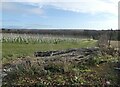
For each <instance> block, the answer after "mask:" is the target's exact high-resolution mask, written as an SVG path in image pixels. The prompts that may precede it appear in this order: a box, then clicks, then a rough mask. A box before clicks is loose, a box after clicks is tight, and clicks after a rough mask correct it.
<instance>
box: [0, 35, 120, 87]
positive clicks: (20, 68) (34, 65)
mask: <svg viewBox="0 0 120 87" xmlns="http://www.w3.org/2000/svg"><path fill="white" fill-rule="evenodd" d="M1 41H2V62H3V66H5V65H7V64H8V65H9V64H11V65H12V64H16V65H15V66H16V67H15V68H14V69H13V70H12V71H10V72H8V75H7V76H6V77H5V78H3V84H4V85H9V84H12V83H13V84H16V85H18V84H20V85H34V84H37V85H38V86H43V87H44V86H48V85H53V84H54V85H77V86H79V85H91V86H90V87H93V86H94V85H96V86H98V87H101V86H102V87H104V86H105V85H113V86H114V85H115V86H116V85H117V84H118V74H117V72H116V71H115V70H114V68H115V67H117V62H118V56H117V55H116V54H115V55H110V54H107V53H104V54H102V52H101V51H100V52H98V54H96V55H95V54H92V55H91V54H89V55H88V56H85V55H84V57H83V59H84V58H88V57H89V58H90V59H88V60H85V61H84V60H79V59H80V58H79V57H76V56H75V57H73V60H71V58H69V57H70V56H64V57H61V56H60V55H58V56H52V57H48V58H46V57H44V58H42V57H41V58H35V57H34V52H36V51H49V50H64V49H69V48H87V47H93V48H94V47H96V46H97V40H92V39H90V38H89V39H86V38H74V37H57V36H56V37H55V36H44V35H42V36H41V35H32V34H3V38H2V40H1ZM117 44H118V42H116V41H111V45H112V46H113V47H117V46H118V45H117ZM79 55H81V54H79ZM76 58H77V59H78V60H75V59H76ZM81 59H82V58H81ZM21 61H22V62H21ZM27 61H30V65H29V64H27ZM24 63H25V64H24ZM6 87H7V86H6Z"/></svg>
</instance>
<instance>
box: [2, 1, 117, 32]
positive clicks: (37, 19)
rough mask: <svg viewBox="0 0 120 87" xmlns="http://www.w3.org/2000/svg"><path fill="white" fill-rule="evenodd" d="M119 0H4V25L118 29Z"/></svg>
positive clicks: (44, 27)
mask: <svg viewBox="0 0 120 87" xmlns="http://www.w3.org/2000/svg"><path fill="white" fill-rule="evenodd" d="M118 1H119V0H21V1H19V0H2V2H1V3H0V4H1V5H0V6H1V7H0V8H1V10H0V27H1V28H2V27H3V28H26V29H102V30H105V29H111V28H112V29H118Z"/></svg>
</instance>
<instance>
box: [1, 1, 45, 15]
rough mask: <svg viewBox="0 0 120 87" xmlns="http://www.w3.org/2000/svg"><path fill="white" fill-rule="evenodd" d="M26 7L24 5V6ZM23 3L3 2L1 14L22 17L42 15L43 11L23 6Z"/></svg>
mask: <svg viewBox="0 0 120 87" xmlns="http://www.w3.org/2000/svg"><path fill="white" fill-rule="evenodd" d="M25 5H26V4H25ZM25 5H24V3H23V2H21V3H18V2H3V3H2V12H9V13H17V14H22V15H29V14H37V15H42V14H43V13H44V11H43V10H42V9H41V8H39V7H37V6H31V5H29V4H28V5H27V6H25Z"/></svg>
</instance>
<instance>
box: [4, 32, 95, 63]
mask: <svg viewBox="0 0 120 87" xmlns="http://www.w3.org/2000/svg"><path fill="white" fill-rule="evenodd" d="M2 43H3V44H2V48H3V51H2V52H3V62H4V61H6V60H7V59H8V60H11V59H12V58H17V57H22V56H33V54H34V52H35V51H45V50H61V49H68V48H80V47H93V46H95V44H96V40H86V39H80V38H69V37H54V36H47V35H46V36H42V35H34V34H12V33H11V34H3V39H2Z"/></svg>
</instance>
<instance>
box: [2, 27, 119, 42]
mask: <svg viewBox="0 0 120 87" xmlns="http://www.w3.org/2000/svg"><path fill="white" fill-rule="evenodd" d="M0 32H1V30H0ZM2 33H18V34H24V33H26V34H42V35H57V36H61V35H63V36H74V37H86V38H92V39H96V40H98V39H99V38H100V37H101V36H102V35H104V34H107V36H111V37H110V39H111V40H119V41H120V30H77V29H74V30H67V29H66V30H61V29H58V30H57V29H56V30H54V29H53V30H50V29H39V30H37V29H5V28H2Z"/></svg>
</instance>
